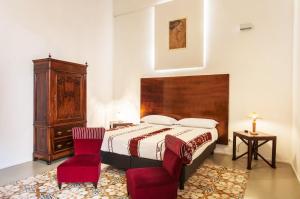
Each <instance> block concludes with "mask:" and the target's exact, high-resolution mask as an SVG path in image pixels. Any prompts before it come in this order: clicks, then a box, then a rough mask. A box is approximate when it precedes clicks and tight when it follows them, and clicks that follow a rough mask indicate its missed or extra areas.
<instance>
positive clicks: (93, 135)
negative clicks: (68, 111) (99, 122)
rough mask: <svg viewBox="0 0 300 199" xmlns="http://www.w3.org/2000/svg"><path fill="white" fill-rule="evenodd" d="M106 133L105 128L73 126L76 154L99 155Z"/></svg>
mask: <svg viewBox="0 0 300 199" xmlns="http://www.w3.org/2000/svg"><path fill="white" fill-rule="evenodd" d="M104 133H105V129H104V128H85V127H75V128H73V129H72V134H73V142H74V153H75V155H99V153H100V149H101V144H102V141H103V137H104Z"/></svg>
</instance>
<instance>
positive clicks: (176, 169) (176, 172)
mask: <svg viewBox="0 0 300 199" xmlns="http://www.w3.org/2000/svg"><path fill="white" fill-rule="evenodd" d="M165 143H166V150H165V154H164V159H163V165H162V167H149V168H134V169H128V170H127V171H126V180H127V192H128V194H129V195H130V196H131V199H141V198H142V199H153V198H155V199H176V198H177V189H178V186H179V176H180V171H181V168H182V166H183V165H184V164H187V163H188V162H189V161H190V158H191V156H190V154H189V153H188V152H187V145H186V143H185V142H183V141H182V140H180V139H178V138H176V137H174V136H172V135H166V138H165Z"/></svg>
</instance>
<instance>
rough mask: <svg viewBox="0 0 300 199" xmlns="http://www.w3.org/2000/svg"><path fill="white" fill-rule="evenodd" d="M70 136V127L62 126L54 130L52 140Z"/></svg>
mask: <svg viewBox="0 0 300 199" xmlns="http://www.w3.org/2000/svg"><path fill="white" fill-rule="evenodd" d="M65 136H72V126H63V127H55V128H54V138H60V137H65Z"/></svg>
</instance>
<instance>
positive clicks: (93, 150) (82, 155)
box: [57, 127, 105, 189]
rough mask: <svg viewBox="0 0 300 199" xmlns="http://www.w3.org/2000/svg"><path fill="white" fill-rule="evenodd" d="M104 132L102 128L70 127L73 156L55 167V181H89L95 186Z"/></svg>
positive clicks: (99, 168)
mask: <svg viewBox="0 0 300 199" xmlns="http://www.w3.org/2000/svg"><path fill="white" fill-rule="evenodd" d="M104 133H105V129H104V128H84V127H78V128H73V129H72V135H73V143H74V154H75V155H74V156H73V157H71V158H69V159H68V160H66V161H64V162H63V163H62V164H60V165H59V166H58V167H57V183H58V187H59V189H61V184H62V183H63V182H64V183H65V182H66V183H83V182H91V183H93V185H94V187H95V188H97V184H98V180H99V176H100V171H101V159H100V148H101V144H102V140H103V136H104Z"/></svg>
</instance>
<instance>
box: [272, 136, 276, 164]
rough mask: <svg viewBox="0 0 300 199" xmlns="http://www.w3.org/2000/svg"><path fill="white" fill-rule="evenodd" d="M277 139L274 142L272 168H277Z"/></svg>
mask: <svg viewBox="0 0 300 199" xmlns="http://www.w3.org/2000/svg"><path fill="white" fill-rule="evenodd" d="M276 142H277V140H276V137H275V138H274V139H273V140H272V167H273V168H276Z"/></svg>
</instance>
